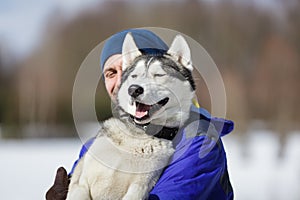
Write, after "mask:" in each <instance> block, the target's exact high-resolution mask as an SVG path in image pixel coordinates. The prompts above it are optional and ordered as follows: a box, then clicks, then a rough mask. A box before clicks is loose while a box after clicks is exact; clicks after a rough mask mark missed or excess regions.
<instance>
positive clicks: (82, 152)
mask: <svg viewBox="0 0 300 200" xmlns="http://www.w3.org/2000/svg"><path fill="white" fill-rule="evenodd" d="M94 140H95V137H93V138H91V139H89V140H88V141H87V142H86V143H85V144H84V145H83V146H82V147H81V150H80V153H79V157H78V159H77V160H76V161H75V162H74V164H73V166H72V169H71V171H70V173H69V176H72V174H73V172H74V170H75V167H76V166H77V163H78V161H79V160H80V159H81V158H82V157H83V156H84V154H85V153H86V152H87V151H88V149H89V148H90V147H91V145H92V144H93V142H94Z"/></svg>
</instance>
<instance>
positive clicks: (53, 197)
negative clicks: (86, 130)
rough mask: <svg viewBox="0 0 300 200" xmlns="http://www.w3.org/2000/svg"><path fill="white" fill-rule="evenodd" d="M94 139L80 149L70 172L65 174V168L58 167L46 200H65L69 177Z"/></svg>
mask: <svg viewBox="0 0 300 200" xmlns="http://www.w3.org/2000/svg"><path fill="white" fill-rule="evenodd" d="M94 140H95V138H94V137H93V138H91V139H90V140H88V141H87V142H86V143H85V144H84V145H83V146H82V148H81V150H80V153H79V158H78V160H76V161H75V162H74V164H73V167H72V170H71V172H70V173H69V175H68V174H67V171H66V170H65V168H63V167H60V168H58V169H57V172H56V176H55V180H54V184H53V185H52V186H51V188H50V189H49V190H48V191H47V193H46V200H65V199H66V198H67V194H68V187H69V183H70V180H69V179H70V177H71V176H72V174H73V172H74V169H75V167H76V166H77V163H78V161H79V160H80V159H81V158H82V157H83V156H84V154H85V153H86V152H87V150H88V149H89V148H90V146H91V145H92V144H93V142H94Z"/></svg>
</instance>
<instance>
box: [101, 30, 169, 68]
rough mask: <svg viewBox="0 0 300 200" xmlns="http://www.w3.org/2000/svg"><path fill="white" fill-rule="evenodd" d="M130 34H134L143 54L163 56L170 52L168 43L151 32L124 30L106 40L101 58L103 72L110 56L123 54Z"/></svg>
mask: <svg viewBox="0 0 300 200" xmlns="http://www.w3.org/2000/svg"><path fill="white" fill-rule="evenodd" d="M129 32H130V33H131V34H132V36H133V38H134V41H135V43H136V45H137V47H138V48H139V50H140V51H141V52H142V53H143V54H163V53H165V52H166V51H167V50H168V46H167V45H166V43H165V42H164V41H163V40H162V39H160V38H159V37H158V36H157V35H155V34H154V33H153V32H151V31H149V30H145V29H128V30H124V31H121V32H118V33H116V34H114V35H113V36H111V37H110V38H109V39H107V40H106V42H105V44H104V47H103V49H102V52H101V56H100V66H101V69H102V70H103V67H104V64H105V62H106V61H107V59H108V58H109V57H110V56H112V55H115V54H121V53H122V46H123V41H124V38H125V36H126V34H127V33H129Z"/></svg>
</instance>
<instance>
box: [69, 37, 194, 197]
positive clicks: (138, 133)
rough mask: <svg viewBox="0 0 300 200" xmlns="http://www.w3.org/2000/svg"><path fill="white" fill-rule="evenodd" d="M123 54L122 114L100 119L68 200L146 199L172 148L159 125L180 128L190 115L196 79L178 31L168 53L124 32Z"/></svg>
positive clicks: (81, 161)
mask: <svg viewBox="0 0 300 200" xmlns="http://www.w3.org/2000/svg"><path fill="white" fill-rule="evenodd" d="M122 59H123V63H122V70H123V74H122V81H121V85H120V89H119V92H118V94H117V102H118V103H117V104H118V105H117V106H118V112H119V113H120V115H119V117H118V118H111V119H108V120H106V121H104V122H103V124H102V128H101V130H100V131H99V133H98V136H97V137H96V139H95V140H94V142H93V144H92V146H91V147H90V148H89V150H88V153H86V154H85V155H84V157H83V158H82V159H80V161H79V162H78V165H77V166H76V168H75V171H74V173H73V176H72V178H71V182H70V185H69V191H68V197H67V199H68V200H77V199H78V200H91V199H93V200H102V199H103V200H110V199H111V200H116V199H122V200H142V199H147V197H148V193H149V192H150V191H151V189H152V188H153V186H154V185H155V183H156V182H157V180H158V178H159V176H160V174H161V172H162V169H163V168H164V167H165V166H166V165H167V164H168V162H169V159H170V157H171V156H172V155H173V153H174V148H173V144H172V141H171V140H168V139H163V138H166V137H164V136H163V135H162V134H163V130H165V129H175V130H178V128H181V127H182V126H183V125H184V123H185V121H186V120H187V119H188V118H189V110H190V106H191V104H192V98H193V96H194V91H195V84H194V81H193V78H192V75H191V74H192V73H191V72H192V70H193V67H192V63H191V54H190V49H189V47H188V44H187V43H186V41H185V39H184V38H183V37H182V36H180V35H178V36H176V37H175V39H174V40H173V42H172V44H171V47H170V48H169V50H168V51H167V52H166V53H164V54H162V55H149V54H143V53H142V52H141V51H140V50H139V49H138V48H137V46H136V44H135V42H134V39H133V37H132V35H131V34H130V33H128V34H127V35H126V37H125V39H124V42H123V48H122ZM149 127H151V128H149ZM157 127H160V128H159V129H158V130H157V131H152V130H150V129H152V128H153V129H155V128H156V129H157ZM176 132H177V131H176Z"/></svg>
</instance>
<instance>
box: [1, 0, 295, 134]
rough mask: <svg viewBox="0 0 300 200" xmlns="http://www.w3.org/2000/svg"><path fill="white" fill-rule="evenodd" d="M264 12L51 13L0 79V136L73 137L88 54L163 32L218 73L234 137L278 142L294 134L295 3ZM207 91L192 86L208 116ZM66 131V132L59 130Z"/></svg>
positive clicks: (194, 5) (138, 5) (198, 6)
mask: <svg viewBox="0 0 300 200" xmlns="http://www.w3.org/2000/svg"><path fill="white" fill-rule="evenodd" d="M279 5H280V6H279V7H278V9H277V10H269V11H266V10H264V9H260V8H259V7H257V6H255V5H254V4H251V3H249V2H248V3H237V1H233V0H224V1H215V2H214V3H210V2H209V1H205V2H203V1H194V0H189V1H188V0H187V1H176V2H170V1H166V2H164V1H163V2H159V1H156V2H146V1H142V2H140V1H132V2H128V1H120V2H116V1H111V2H110V1H103V2H100V3H99V4H98V6H95V7H93V8H92V9H90V10H87V11H85V12H82V13H80V14H78V15H77V16H76V17H74V18H71V19H67V18H65V16H64V13H62V12H61V11H59V10H56V11H55V12H54V13H53V14H52V15H51V16H50V17H49V19H48V21H47V26H46V29H45V30H44V34H43V35H44V37H43V40H42V41H41V43H40V45H39V46H38V48H36V49H35V51H34V52H32V54H31V55H30V56H29V57H27V58H26V59H24V60H21V61H19V62H13V63H10V65H15V66H17V67H14V69H15V70H14V71H12V72H10V73H2V72H3V71H4V70H1V69H2V68H4V67H7V66H4V65H5V63H4V62H1V61H2V60H4V59H5V58H4V56H3V55H1V54H0V124H1V125H2V126H1V127H2V135H3V136H4V137H30V136H34V137H37V136H41V137H50V136H71V135H73V136H74V135H75V132H74V131H75V130H74V127H73V119H72V87H73V84H74V80H75V76H76V73H77V70H78V69H79V67H80V65H81V63H82V62H83V60H84V58H85V57H86V56H87V54H88V53H89V52H90V51H91V50H92V49H93V48H94V47H95V46H96V45H97V44H99V43H100V42H102V41H103V40H105V39H107V38H108V37H109V36H110V35H112V34H113V33H115V32H118V31H120V30H123V29H127V28H134V27H147V26H151V27H163V28H169V29H174V30H177V31H179V32H182V33H184V34H186V35H189V36H190V37H192V38H193V39H195V40H196V41H198V42H199V43H200V44H201V45H202V46H203V47H204V48H205V49H206V50H207V52H208V53H209V54H210V55H211V57H212V58H213V60H214V61H215V63H216V64H217V66H218V68H219V70H220V71H221V73H222V76H223V79H224V82H225V87H226V92H227V100H228V101H227V102H228V107H227V113H228V118H230V119H233V120H234V121H235V122H236V129H237V130H238V131H239V132H246V130H247V129H248V128H249V127H250V126H251V125H252V124H253V122H255V121H257V120H263V121H264V122H265V123H264V124H265V126H267V128H271V129H274V130H275V131H276V132H278V133H280V134H281V135H283V136H284V135H285V134H286V133H288V132H290V131H291V130H294V129H299V120H300V115H299V113H300V107H299V106H297V102H299V101H300V93H299V92H298V90H299V86H300V78H299V75H300V73H299V72H300V66H299V62H300V61H299V55H300V13H299V10H300V3H299V2H298V1H296V0H295V1H289V3H285V2H283V1H282V2H281V3H279ZM204 93H207V89H206V86H205V85H203V84H199V85H198V98H199V99H200V104H201V106H203V107H205V108H207V109H208V110H209V109H210V100H209V95H208V94H204ZM110 109H111V107H110V100H109V98H108V97H107V95H106V92H105V89H104V87H103V84H102V83H99V91H98V93H97V94H96V110H97V113H98V118H99V120H103V119H105V118H108V117H109V116H110V115H111V111H110ZM65 127H69V128H65Z"/></svg>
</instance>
